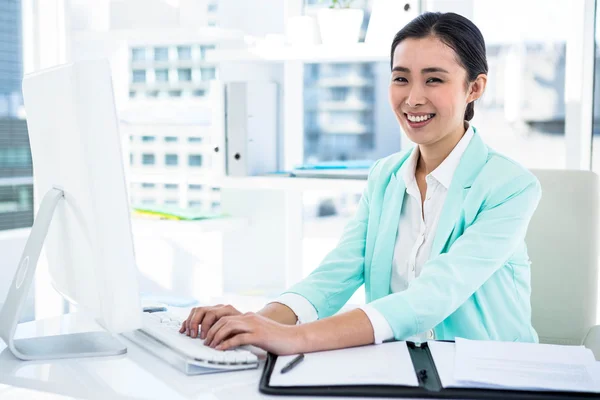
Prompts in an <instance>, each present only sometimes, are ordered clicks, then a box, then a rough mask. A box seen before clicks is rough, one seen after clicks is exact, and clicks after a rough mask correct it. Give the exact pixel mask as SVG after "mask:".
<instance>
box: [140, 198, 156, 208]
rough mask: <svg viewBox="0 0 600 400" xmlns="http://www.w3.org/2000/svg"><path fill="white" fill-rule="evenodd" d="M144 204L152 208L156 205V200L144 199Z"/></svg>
mask: <svg viewBox="0 0 600 400" xmlns="http://www.w3.org/2000/svg"><path fill="white" fill-rule="evenodd" d="M142 204H143V205H145V206H151V205H153V204H156V199H151V198H145V199H142Z"/></svg>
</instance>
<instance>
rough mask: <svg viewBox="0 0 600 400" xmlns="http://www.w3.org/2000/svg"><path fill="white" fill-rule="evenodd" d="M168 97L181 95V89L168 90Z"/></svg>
mask: <svg viewBox="0 0 600 400" xmlns="http://www.w3.org/2000/svg"><path fill="white" fill-rule="evenodd" d="M169 97H181V90H169Z"/></svg>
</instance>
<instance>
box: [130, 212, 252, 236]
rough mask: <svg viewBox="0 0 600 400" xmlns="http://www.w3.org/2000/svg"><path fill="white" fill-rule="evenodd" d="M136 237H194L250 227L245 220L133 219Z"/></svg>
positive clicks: (229, 218) (227, 218)
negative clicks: (149, 235)
mask: <svg viewBox="0 0 600 400" xmlns="http://www.w3.org/2000/svg"><path fill="white" fill-rule="evenodd" d="M131 225H132V231H133V234H134V235H145V234H152V235H154V234H158V235H161V236H172V235H180V234H184V235H189V234H191V235H193V234H198V233H207V232H230V231H234V230H238V229H242V228H245V227H246V226H248V220H247V219H245V218H233V217H224V218H214V219H205V220H200V221H176V220H167V219H154V218H144V217H135V216H134V217H132V218H131Z"/></svg>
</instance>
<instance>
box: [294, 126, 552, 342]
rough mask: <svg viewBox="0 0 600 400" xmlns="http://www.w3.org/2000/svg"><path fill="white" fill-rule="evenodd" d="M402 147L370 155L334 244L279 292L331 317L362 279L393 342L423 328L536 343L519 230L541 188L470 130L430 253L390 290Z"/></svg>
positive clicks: (444, 336)
mask: <svg viewBox="0 0 600 400" xmlns="http://www.w3.org/2000/svg"><path fill="white" fill-rule="evenodd" d="M409 155H410V150H408V151H405V152H401V153H396V154H393V155H391V156H389V157H387V158H383V159H380V160H378V161H377V162H376V163H375V165H374V166H373V167H372V168H371V171H370V173H369V178H368V181H367V187H366V189H365V191H364V193H363V196H362V198H361V200H360V204H359V207H358V210H357V212H356V215H355V216H354V218H353V220H352V221H351V222H350V223H348V225H347V226H346V227H345V229H344V232H343V234H342V237H341V239H340V241H339V243H338V244H337V246H336V247H335V248H334V249H333V250H332V251H331V252H330V253H329V254H328V255H327V256H326V257H325V259H324V260H323V261H322V263H321V265H320V266H319V267H318V268H317V269H316V270H315V271H314V272H313V273H312V274H310V275H309V276H308V277H306V278H305V279H304V280H302V281H301V282H299V283H298V284H296V285H294V286H292V287H291V288H290V289H289V290H288V291H287V292H289V293H296V294H299V295H301V296H303V297H305V298H306V299H307V300H308V301H309V302H310V303H311V304H312V305H313V306H314V307H315V309H316V310H317V313H318V316H319V318H320V319H322V318H325V317H328V316H331V315H333V314H335V313H336V312H337V311H339V310H340V308H341V307H342V306H343V305H344V304H345V303H346V302H347V301H348V299H349V298H350V296H351V295H352V294H353V293H354V292H355V291H356V289H358V288H359V287H360V286H361V285H362V284H363V283H364V284H365V291H366V298H367V303H369V304H370V305H372V306H373V307H375V309H377V310H378V311H379V312H381V314H382V315H383V316H384V317H385V319H386V320H387V321H388V323H389V324H390V326H391V328H392V330H393V332H394V337H395V339H396V340H404V339H406V338H408V337H410V336H413V335H417V334H420V333H423V332H426V331H428V330H429V329H433V330H434V332H435V338H436V339H438V340H451V339H454V338H456V337H463V338H469V339H484V340H503V341H524V342H537V341H538V336H537V333H536V332H535V330H534V329H533V327H532V325H531V303H530V294H531V285H530V262H529V257H528V255H527V248H526V246H525V240H524V239H525V233H526V231H527V226H528V224H529V221H530V219H531V216H532V215H533V212H534V211H535V209H536V207H537V205H538V203H539V200H540V197H541V187H540V184H539V182H538V180H537V179H536V178H535V176H533V175H532V174H531V173H530V172H529V171H527V170H526V169H525V168H523V167H522V166H520V165H519V164H517V163H515V162H514V161H512V160H510V159H508V158H506V157H504V156H502V155H500V154H498V153H496V152H495V151H493V150H492V149H490V148H488V147H487V146H486V145H485V144H484V142H483V141H482V139H481V137H480V136H479V134H477V133H475V135H474V136H473V138H472V139H471V142H470V143H469V146H468V147H467V149H466V151H465V153H464V154H463V157H462V158H461V161H460V163H459V165H458V167H457V169H456V171H455V174H454V177H453V179H452V183H451V185H450V188H449V189H448V194H447V197H446V201H445V203H444V206H443V210H442V214H441V216H440V220H439V223H438V228H437V232H436V236H435V238H434V242H433V247H432V250H431V255H430V258H429V260H428V261H427V263H425V265H424V266H423V269H422V272H421V274H420V275H419V277H418V278H416V279H415V280H413V281H412V282H411V283H410V285H409V287H408V289H406V290H405V291H403V292H398V293H391V292H390V280H391V270H392V257H393V253H394V245H395V243H396V236H397V234H398V224H399V219H400V212H401V210H402V202H403V200H404V193H405V190H406V188H405V185H404V181H403V179H402V178H401V177H400V176H397V175H398V171H399V169H400V167H401V166H402V164H403V163H404V162H405V161H406V159H407V158H408V156H409Z"/></svg>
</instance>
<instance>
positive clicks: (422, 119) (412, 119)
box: [404, 114, 435, 122]
mask: <svg viewBox="0 0 600 400" xmlns="http://www.w3.org/2000/svg"><path fill="white" fill-rule="evenodd" d="M404 115H406V119H408V120H409V121H410V122H425V121H427V120H430V119H431V118H433V117H435V114H424V115H410V114H404Z"/></svg>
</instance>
